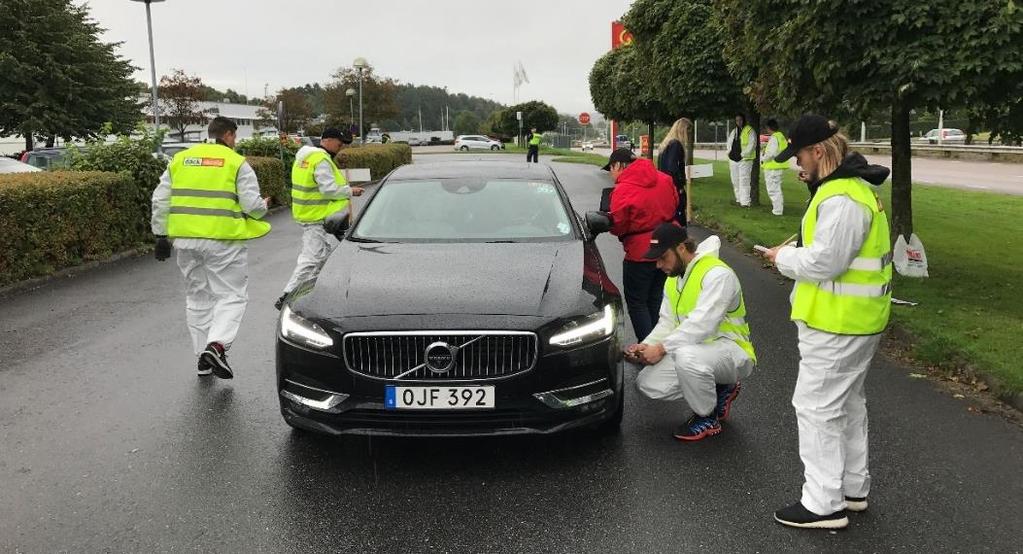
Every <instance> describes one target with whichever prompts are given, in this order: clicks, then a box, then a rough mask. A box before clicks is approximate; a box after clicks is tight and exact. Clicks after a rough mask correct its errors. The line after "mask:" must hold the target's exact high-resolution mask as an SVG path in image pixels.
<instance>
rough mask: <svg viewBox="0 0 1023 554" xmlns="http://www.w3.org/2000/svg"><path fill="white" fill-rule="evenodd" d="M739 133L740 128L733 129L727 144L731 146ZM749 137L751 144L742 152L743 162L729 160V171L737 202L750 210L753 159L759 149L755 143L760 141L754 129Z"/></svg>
mask: <svg viewBox="0 0 1023 554" xmlns="http://www.w3.org/2000/svg"><path fill="white" fill-rule="evenodd" d="M739 131H740V129H739V128H735V129H732V130H731V131H730V132H729V133H728V140H727V143H726V144H728V145H729V146H730V145H731V144H732V141H733V140H735V135H736V133H738V132H739ZM749 135H750V136H749V144H747V145H746V148H745V149H743V151H742V158H743V159H742V161H741V162H733V161H732V160H730V159H729V160H728V170H729V172H730V173H731V177H732V192H734V193H735V201H736V202H738V203H739V205H740V206H742V207H744V208H748V207H749V205H750V202H751V201H750V182H751V181H752V180H753V162H754V161H755V160H753V159H751V158H753V153H754V152H755V150H756V147H757V143H756V142H755V141H757V140H758V139H757V134H756V133H754V132H753V129H752V128H751V129H750V132H749Z"/></svg>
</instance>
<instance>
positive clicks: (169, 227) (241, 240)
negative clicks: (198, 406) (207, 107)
mask: <svg viewBox="0 0 1023 554" xmlns="http://www.w3.org/2000/svg"><path fill="white" fill-rule="evenodd" d="M237 129H238V126H237V125H236V124H235V123H234V121H231V120H230V119H228V118H226V117H217V118H214V119H213V121H211V122H210V126H209V136H210V137H211V138H214V139H216V144H205V143H204V144H197V145H195V146H193V147H191V148H188V149H187V150H184V151H182V152H179V153H177V154H176V155H175V156H174V158H173V159H172V160H171V162H170V165H169V166H168V167H167V170H166V171H164V172H163V175H162V176H161V177H160V184H159V185H157V187H156V190H154V191H153V213H152V221H151V225H152V230H153V234H154V235H156V259H157V260H160V261H163V260H166V259H167V258H169V257H170V253H171V241H173V245H174V248H176V249H177V251H178V257H177V261H178V267H179V268H180V269H181V273H182V274H183V275H184V277H185V315H186V319H187V322H188V330H189V332H190V334H191V336H192V349H193V350H194V352H195V354H196V355H197V356H198V357H199V360H198V373H199V375H200V376H205V375H209V374H210V373H213V374H214V375H216V376H217V377H220V378H221V379H231V378H232V377H234V371H233V370H232V369H231V366H229V365H228V363H227V354H226V353H227V350H228V349H230V348H231V343H232V342H234V339H235V336H237V334H238V328H239V326H240V325H241V322H242V316H243V315H244V314H245V306H246V304H247V303H248V293H247V287H248V280H249V274H248V273H249V270H248V250H247V249H246V246H245V241H247V240H249V239H254V238H258V237H261V236H263V235H265V234H267V233H269V232H270V224H269V223H267V222H265V221H260V218H262V217H263V215H265V214H266V210H267V201H266V200H265V199H263V198H261V197H260V194H259V182H258V181H257V180H256V174H255V172H254V171H252V168H251V167H249V164H248V163H247V162H246V161H245V157H244V156H241V155H240V154H237V153H236V152H235V151H234V144H235V139H236V132H237Z"/></svg>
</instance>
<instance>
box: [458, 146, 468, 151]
mask: <svg viewBox="0 0 1023 554" xmlns="http://www.w3.org/2000/svg"><path fill="white" fill-rule="evenodd" d="M459 150H461V151H462V152H468V151H469V147H468V146H463V147H461V148H459Z"/></svg>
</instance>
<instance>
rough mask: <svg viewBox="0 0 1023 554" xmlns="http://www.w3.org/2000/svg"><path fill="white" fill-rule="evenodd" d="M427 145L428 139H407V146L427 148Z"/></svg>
mask: <svg viewBox="0 0 1023 554" xmlns="http://www.w3.org/2000/svg"><path fill="white" fill-rule="evenodd" d="M429 144H430V141H429V140H428V139H425V138H419V137H409V139H408V145H409V146H427V145H429Z"/></svg>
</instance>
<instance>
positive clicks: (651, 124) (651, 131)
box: [646, 121, 654, 161]
mask: <svg viewBox="0 0 1023 554" xmlns="http://www.w3.org/2000/svg"><path fill="white" fill-rule="evenodd" d="M646 127H647V135H648V136H649V137H650V138H649V139H648V144H649V145H650V150H648V151H647V155H646V156H647V158H650V160H651V161H653V159H654V122H653V121H648V122H647V124H646Z"/></svg>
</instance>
